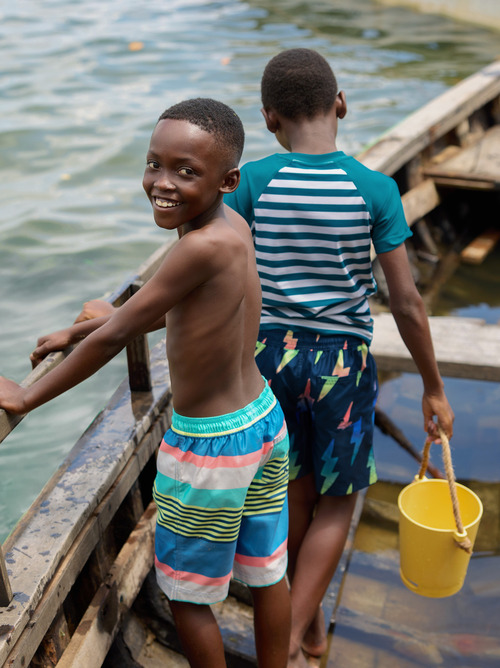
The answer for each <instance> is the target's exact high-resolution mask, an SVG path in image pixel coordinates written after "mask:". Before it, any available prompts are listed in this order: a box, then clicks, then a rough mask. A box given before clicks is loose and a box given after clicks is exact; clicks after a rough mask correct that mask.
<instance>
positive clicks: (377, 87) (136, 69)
mask: <svg viewBox="0 0 500 668" xmlns="http://www.w3.org/2000/svg"><path fill="white" fill-rule="evenodd" d="M296 46H306V47H310V48H315V49H317V50H319V51H320V52H321V53H323V55H325V56H326V57H327V58H328V60H329V62H330V63H331V64H332V67H333V68H334V70H335V72H336V75H337V78H338V81H339V85H340V87H341V88H342V89H344V90H345V91H346V94H347V100H348V107H349V111H348V115H347V116H346V118H345V120H344V121H342V124H341V135H340V140H339V146H340V148H342V149H343V150H345V151H346V152H350V153H357V152H358V151H359V150H360V149H361V148H362V147H363V146H364V145H366V144H367V143H369V142H372V141H373V140H374V139H375V138H376V137H377V136H378V135H379V134H380V133H382V132H383V131H385V130H387V129H388V128H389V127H391V126H392V125H394V124H395V123H396V122H398V121H399V120H401V119H402V118H404V117H405V116H406V115H407V114H408V113H409V112H410V111H412V110H414V109H415V108H417V107H418V106H420V105H421V104H422V103H424V102H426V101H428V100H429V99H431V98H433V97H434V96H435V95H437V94H439V93H441V92H442V91H443V90H445V89H446V88H447V87H449V86H451V85H452V84H454V83H455V82H456V81H458V80H460V79H461V78H463V77H464V76H467V75H469V74H471V73H472V72H474V71H476V70H477V69H479V68H480V67H481V66H483V65H485V64H487V63H488V62H490V61H491V60H492V59H493V58H494V57H496V55H497V51H498V34H495V33H492V32H489V31H488V30H486V29H480V28H476V27H471V26H468V25H466V24H463V23H459V22H454V21H452V20H450V19H447V18H441V17H437V16H426V15H424V14H418V13H414V12H410V11H409V10H407V9H398V8H388V7H384V6H381V5H378V4H377V3H373V2H370V1H369V0H350V1H349V2H347V1H346V0H342V1H340V2H331V1H330V0H329V1H321V0H320V1H318V2H308V3H305V2H299V1H294V0H273V2H272V3H271V2H259V1H258V0H252V1H251V2H234V1H231V2H229V1H226V0H219V1H217V2H211V1H209V0H182V1H181V0H170V1H169V2H168V3H166V2H164V1H161V2H160V1H152V2H149V3H147V4H138V3H136V2H133V1H132V0H120V1H118V0H108V1H107V2H94V1H92V0H80V1H78V0H77V1H74V2H71V3H68V2H63V1H62V0H23V1H22V2H17V3H9V4H8V6H7V3H4V5H3V7H2V9H0V62H1V69H2V77H1V78H0V90H1V102H0V105H1V114H0V146H1V151H0V170H1V179H0V279H1V285H2V300H1V320H0V373H2V374H3V375H5V376H8V377H11V378H14V379H16V380H18V381H19V380H21V379H22V378H23V377H24V376H26V375H27V373H28V372H29V369H30V366H29V361H28V355H29V353H30V352H31V350H32V349H33V347H34V345H35V342H36V339H37V337H38V336H39V335H41V334H42V333H46V332H49V331H53V330H54V329H59V328H61V327H63V326H65V325H66V324H68V323H70V322H71V321H72V319H73V318H74V317H75V316H76V314H77V313H78V312H79V310H80V307H81V305H82V303H83V302H84V301H85V300H87V299H89V298H93V297H98V296H101V295H103V294H105V293H106V292H107V291H109V290H111V289H112V288H114V287H115V286H117V285H119V284H121V283H122V281H123V280H124V278H125V277H126V276H127V275H129V274H131V273H132V272H133V270H134V269H135V267H137V266H138V265H139V264H140V263H141V262H142V261H143V260H144V259H145V258H146V257H147V256H148V255H149V254H150V253H151V252H152V251H153V250H155V248H156V247H157V246H158V245H159V244H161V243H163V242H164V241H165V240H166V237H165V232H163V231H161V230H159V229H157V228H156V227H155V225H154V224H153V222H152V216H151V213H150V210H149V204H148V202H147V200H146V197H145V195H144V194H143V192H142V189H141V180H142V172H143V169H144V162H145V152H146V148H147V144H148V141H149V136H150V133H151V130H152V128H153V126H154V123H155V122H156V119H157V117H158V116H159V114H160V113H161V112H162V111H163V109H164V108H166V107H167V106H169V105H171V104H173V103H175V102H178V101H179V100H181V99H184V98H187V97H195V96H212V97H217V98H218V99H221V100H222V101H224V102H226V103H228V104H229V105H231V106H232V107H234V109H235V110H236V111H237V112H238V113H239V114H240V116H241V118H242V120H243V122H244V125H245V128H246V132H247V141H246V148H245V153H244V155H243V161H246V160H249V159H254V158H258V157H262V156H263V155H265V154H267V153H269V152H271V151H275V150H278V149H279V147H278V146H277V145H276V144H275V142H274V139H273V137H272V136H270V135H269V133H267V131H266V129H265V126H264V123H263V121H262V118H261V115H260V111H259V109H260V100H259V81H260V76H261V72H262V69H263V67H264V65H265V64H266V62H267V61H268V60H269V58H270V57H272V56H273V55H274V54H275V53H277V52H278V51H280V50H282V49H284V48H290V47H296ZM495 257H496V262H498V255H497V256H495ZM492 261H494V260H492ZM495 266H498V264H497V265H495ZM468 272H469V273H468ZM482 273H483V269H481V268H479V269H477V270H476V269H467V270H464V272H463V273H462V274H460V275H459V280H458V281H457V283H456V284H454V285H455V287H453V288H450V290H449V292H447V294H446V295H445V298H444V306H443V308H444V309H445V310H447V311H449V312H457V313H459V314H462V315H471V314H472V312H471V311H470V309H476V308H480V309H481V317H487V318H490V319H493V320H495V321H496V320H498V319H499V317H500V315H499V313H500V312H499V304H498V296H497V295H498V291H497V290H496V287H497V286H494V288H495V289H494V288H493V287H492V286H491V281H490V274H489V273H485V274H484V281H483V283H482V284H481V289H480V290H479V289H478V290H477V291H476V290H474V293H473V294H472V292H471V290H470V289H469V288H470V286H471V285H473V284H475V285H477V277H478V276H479V275H482ZM494 273H496V269H494ZM496 275H497V274H496ZM124 374H125V355H124V354H121V355H119V356H118V358H116V359H115V360H114V361H113V362H112V363H110V364H109V365H108V367H107V368H105V369H103V370H101V372H99V374H97V376H96V377H94V378H92V379H90V380H88V381H86V382H85V383H84V384H83V385H82V386H80V387H78V388H75V389H74V390H72V391H70V392H68V393H67V394H66V395H64V396H63V397H60V398H58V399H56V400H54V401H52V402H51V403H50V404H48V405H46V406H44V407H41V408H39V409H37V410H36V411H35V412H34V413H33V414H31V415H29V416H28V417H27V418H26V419H25V420H24V421H23V423H22V424H21V426H20V427H19V428H18V429H16V431H15V432H14V434H12V435H11V436H10V437H9V438H8V439H7V440H6V441H5V442H4V443H2V444H1V445H0V477H1V483H0V540H1V539H3V538H5V536H6V535H7V534H8V532H9V531H10V530H11V529H12V527H13V525H14V524H15V522H16V521H17V520H18V519H19V517H20V516H21V515H22V513H23V512H24V511H25V510H26V509H27V508H28V507H29V505H30V503H31V501H32V500H33V499H34V498H35V497H36V495H37V494H38V493H39V491H40V489H41V488H42V487H43V485H44V484H45V482H46V481H47V480H48V478H49V477H50V475H51V474H52V473H53V472H54V471H55V470H56V468H57V466H58V464H59V462H60V461H61V459H62V457H63V456H64V455H65V454H66V453H67V452H68V451H69V449H70V448H71V446H72V445H73V443H74V442H75V440H76V438H77V437H78V436H79V434H80V433H81V432H82V431H83V429H84V428H85V427H86V426H87V425H88V424H89V422H90V421H91V419H92V417H93V416H94V415H95V413H96V411H98V410H99V409H100V408H101V407H102V406H103V405H105V403H106V401H107V399H108V398H109V396H110V395H111V393H112V391H113V389H114V388H115V387H116V385H117V384H118V382H119V381H120V380H121V379H122V377H123V376H124ZM419 382H420V381H419V379H418V378H416V377H413V376H408V375H405V376H401V377H400V378H398V379H396V380H395V381H393V382H391V383H388V384H387V385H386V388H387V389H385V388H384V390H383V392H382V395H381V403H382V406H383V407H384V409H387V410H388V411H390V412H391V414H392V416H393V417H394V418H395V419H397V420H398V424H399V426H400V427H401V428H403V429H404V430H405V432H406V431H407V435H408V436H409V437H411V438H414V439H415V442H416V443H417V444H418V443H419V441H420V440H421V437H422V432H421V429H420V427H421V425H420V417H419V413H418V411H419V396H420V393H421V389H420V385H419ZM471 387H472V390H471V389H470V387H469V385H468V384H465V383H464V382H463V381H453V382H451V383H450V384H449V390H450V394H451V399H452V400H453V402H454V405H455V406H459V407H460V410H457V411H456V412H457V421H458V419H460V421H461V422H460V426H459V428H458V429H457V438H456V448H457V455H458V453H462V451H463V453H464V454H463V455H462V456H461V457H460V458H459V457H457V460H458V462H457V463H458V466H457V469H458V470H457V475H458V476H459V477H467V476H468V474H469V471H470V462H471V461H472V460H474V468H473V470H472V473H471V475H474V476H477V477H480V478H485V479H491V477H492V476H493V477H496V479H498V477H499V465H498V464H496V465H495V461H494V457H493V452H494V448H495V447H496V448H497V447H498V440H497V435H498V428H499V424H498V411H497V410H496V409H495V406H496V405H498V394H499V389H498V386H496V385H491V384H472V386H471ZM464 397H467V402H466V403H465V404H464ZM464 406H465V407H464ZM458 414H459V415H458ZM478 425H480V426H478ZM478 430H480V431H478ZM478 434H480V437H481V439H482V440H483V439H484V441H485V447H486V450H487V452H488V453H490V452H491V457H490V455H489V454H488V455H487V456H486V458H485V460H484V461H482V459H481V461H480V462H478V461H477V460H476V458H474V457H472V455H471V453H470V448H469V443H470V442H471V439H472V441H473V442H477V437H478ZM380 440H381V441H382V445H381V446H380V448H379V451H380V466H381V469H380V471H381V475H382V476H386V475H387V476H393V475H394V476H395V477H396V478H398V477H399V478H405V477H406V476H408V475H410V474H412V473H413V471H412V466H413V464H412V463H411V462H410V461H409V458H408V456H407V455H406V454H404V453H402V452H401V451H399V450H398V447H397V446H395V445H393V444H392V443H391V444H384V443H383V441H384V438H383V437H380ZM462 457H463V458H462ZM481 458H482V455H481ZM497 459H498V458H497Z"/></svg>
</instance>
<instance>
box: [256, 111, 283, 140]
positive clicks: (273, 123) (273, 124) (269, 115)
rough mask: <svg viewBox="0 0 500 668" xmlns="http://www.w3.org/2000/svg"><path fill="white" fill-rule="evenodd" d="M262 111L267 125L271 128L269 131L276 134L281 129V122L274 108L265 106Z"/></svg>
mask: <svg viewBox="0 0 500 668" xmlns="http://www.w3.org/2000/svg"><path fill="white" fill-rule="evenodd" d="M260 113H261V114H262V115H263V116H264V120H265V121H266V127H267V129H268V130H269V132H272V133H273V134H276V132H277V130H279V128H280V124H279V121H278V118H277V116H276V112H275V111H274V109H265V108H264V107H262V109H261V110H260Z"/></svg>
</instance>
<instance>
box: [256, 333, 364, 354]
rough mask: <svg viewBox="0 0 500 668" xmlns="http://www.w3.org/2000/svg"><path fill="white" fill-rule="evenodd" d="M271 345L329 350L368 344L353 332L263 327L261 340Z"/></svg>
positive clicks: (292, 348)
mask: <svg viewBox="0 0 500 668" xmlns="http://www.w3.org/2000/svg"><path fill="white" fill-rule="evenodd" d="M264 339H266V343H269V344H271V345H282V346H283V348H285V347H286V348H288V349H289V350H294V349H295V348H312V349H313V350H316V349H318V350H327V349H328V348H335V349H338V348H342V347H343V346H344V344H346V343H347V347H351V346H359V345H361V344H362V343H364V344H365V345H367V343H366V341H364V340H363V339H362V338H361V337H358V336H353V335H352V334H319V333H318V332H312V331H309V330H306V329H297V330H291V329H261V330H260V332H259V341H264Z"/></svg>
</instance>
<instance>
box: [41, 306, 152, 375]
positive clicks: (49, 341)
mask: <svg viewBox="0 0 500 668" xmlns="http://www.w3.org/2000/svg"><path fill="white" fill-rule="evenodd" d="M117 308H120V307H115V306H113V305H112V304H110V303H109V302H107V301H104V300H102V299H93V300H91V301H90V302H85V304H84V305H83V309H82V311H81V312H80V313H79V315H78V316H77V318H76V320H75V322H74V324H73V325H72V326H71V327H67V328H66V329H61V330H59V331H57V332H52V334H46V335H44V336H41V337H40V338H39V339H38V341H37V344H36V348H35V350H34V351H33V352H32V353H31V355H30V360H31V363H32V365H33V367H35V366H37V365H38V364H40V362H41V361H42V360H43V359H44V358H45V357H47V355H48V354H49V353H53V352H56V351H58V350H64V349H65V348H67V347H68V346H71V345H73V344H74V343H78V341H81V340H82V339H84V338H85V337H87V336H88V335H89V334H91V333H92V332H93V331H95V330H96V329H98V328H99V327H101V325H104V323H106V322H107V321H108V320H109V319H110V318H111V316H112V315H113V313H114V312H115V311H116V310H117ZM101 313H104V314H106V315H100V314H101ZM164 327H165V317H164V316H162V317H161V318H158V320H157V321H156V322H154V323H151V325H150V326H149V327H148V328H147V330H146V332H142V334H146V333H149V332H156V331H157V330H159V329H163V328H164Z"/></svg>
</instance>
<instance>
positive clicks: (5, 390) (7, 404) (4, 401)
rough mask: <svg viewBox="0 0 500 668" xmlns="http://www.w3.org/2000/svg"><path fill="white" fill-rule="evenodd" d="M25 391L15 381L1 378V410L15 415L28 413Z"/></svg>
mask: <svg viewBox="0 0 500 668" xmlns="http://www.w3.org/2000/svg"><path fill="white" fill-rule="evenodd" d="M24 392H25V389H24V388H23V387H21V386H20V385H18V384H17V383H15V382H14V381H13V380H9V379H8V378H4V377H3V376H0V408H3V409H4V410H5V411H8V412H9V413H14V415H22V414H23V413H26V409H25V406H24V400H23V394H24Z"/></svg>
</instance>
